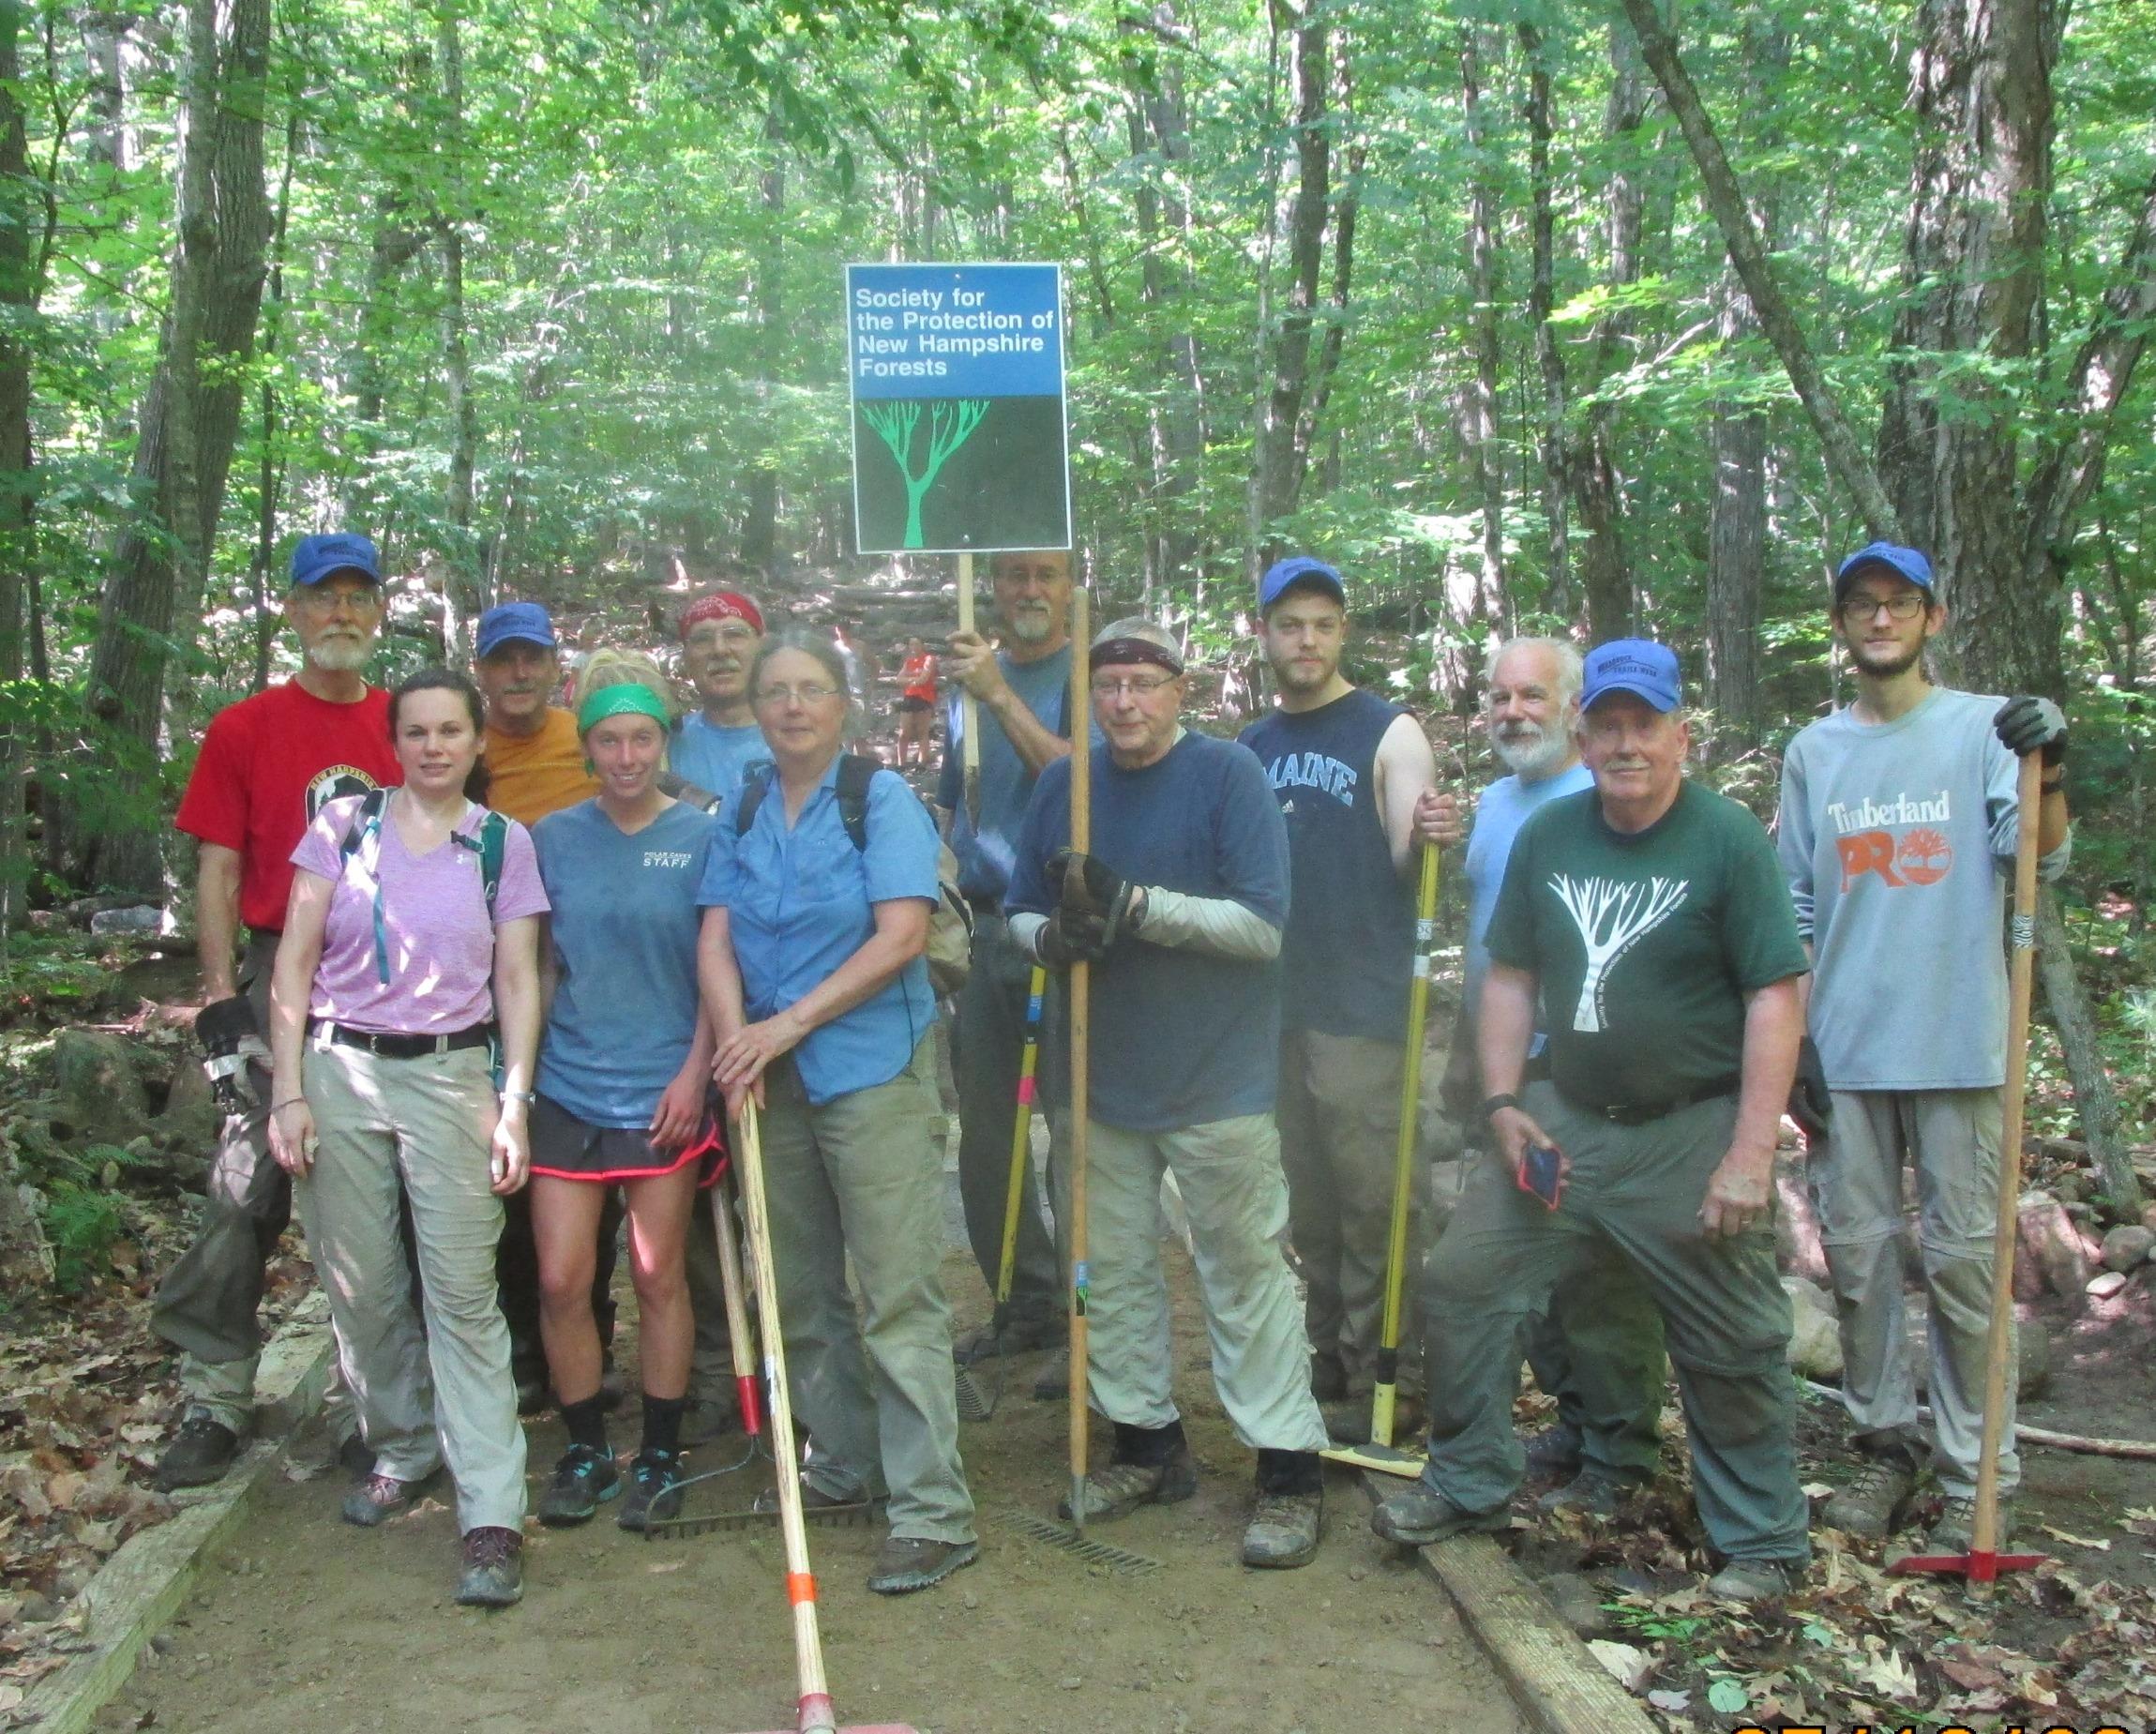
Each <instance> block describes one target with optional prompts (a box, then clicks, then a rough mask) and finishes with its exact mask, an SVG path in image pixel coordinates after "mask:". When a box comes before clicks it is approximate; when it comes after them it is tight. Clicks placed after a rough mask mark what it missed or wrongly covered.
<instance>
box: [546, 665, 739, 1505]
mask: <svg viewBox="0 0 2156 1734" xmlns="http://www.w3.org/2000/svg"><path fill="white" fill-rule="evenodd" d="M652 672H653V676H654V678H653V679H652V680H651V681H648V682H647V681H645V680H641V679H635V678H625V677H624V676H623V675H621V674H615V675H614V676H613V678H612V679H611V682H610V684H605V685H597V686H593V687H592V689H591V690H589V691H587V692H586V693H585V694H584V695H583V698H582V700H581V702H580V704H579V705H578V707H577V727H578V731H579V732H580V736H581V738H582V741H583V746H584V752H585V754H586V756H587V757H588V758H589V760H590V761H591V766H592V772H593V775H594V776H595V777H596V778H597V779H598V784H599V792H598V793H597V794H596V796H594V797H593V798H592V799H591V800H589V801H585V802H582V803H580V804H579V805H578V806H576V807H566V808H564V809H563V810H562V811H560V812H557V813H550V814H549V815H548V816H547V817H546V818H545V819H542V820H541V821H540V822H539V823H538V825H537V826H536V827H535V831H534V837H535V841H536V842H537V844H538V850H539V872H540V876H541V878H542V879H543V880H544V881H545V882H546V884H547V887H548V900H549V902H550V904H551V905H552V908H553V914H552V917H551V919H550V924H549V930H548V938H547V942H546V943H545V944H544V945H543V946H542V947H541V950H540V968H541V977H542V981H543V983H544V985H545V988H546V990H547V1005H548V1012H547V1025H546V1037H545V1042H544V1045H543V1047H542V1048H541V1050H540V1059H539V1067H538V1077H537V1083H536V1089H537V1100H536V1101H535V1102H534V1103H533V1105H532V1226H533V1232H534V1236H535V1239H536V1241H537V1243H538V1249H539V1307H540V1311H539V1329H540V1335H541V1337H542V1339H543V1340H544V1342H545V1344H546V1349H547V1364H548V1368H549V1370H550V1373H551V1374H552V1377H553V1384H554V1394H555V1398H556V1400H557V1401H558V1402H559V1403H560V1404H561V1408H562V1418H563V1421H564V1423H565V1425H566V1426H567V1428H568V1433H569V1448H568V1450H567V1451H566V1452H565V1454H564V1455H563V1456H562V1459H561V1461H560V1462H559V1463H558V1464H557V1465H556V1466H555V1469H554V1474H553V1479H552V1481H551V1483H550V1485H549V1486H548V1488H547V1490H546V1492H545V1493H544V1494H543V1495H542V1496H541V1498H540V1500H539V1514H538V1515H539V1519H540V1521H541V1522H543V1523H549V1524H555V1525H561V1524H572V1523H581V1522H584V1521H585V1520H587V1519H588V1518H590V1517H591V1516H592V1515H594V1514H595V1513H596V1511H597V1510H598V1508H599V1505H600V1503H601V1502H602V1501H604V1500H611V1499H612V1498H614V1497H615V1496H616V1495H617V1494H620V1493H621V1492H622V1491H623V1477H622V1474H621V1471H620V1470H618V1469H617V1468H616V1467H615V1463H614V1456H613V1452H612V1449H611V1446H610V1444H609V1442H608V1440H607V1429H606V1418H605V1414H604V1411H603V1410H602V1408H601V1400H602V1399H601V1397H600V1392H599V1380H600V1370H601V1353H600V1347H599V1333H598V1326H597V1323H596V1320H595V1319H594V1318H593V1316H592V1302H591V1289H592V1273H593V1269H594V1266H595V1263H596V1259H597V1253H598V1236H599V1217H600V1211H601V1209H602V1207H603V1205H604V1204H605V1201H606V1197H607V1193H608V1191H609V1189H610V1188H611V1187H612V1186H616V1185H618V1186H620V1187H621V1188H622V1189H623V1191H624V1194H625V1195H626V1201H627V1206H628V1223H629V1237H628V1239H629V1261H630V1268H631V1272H632V1274H633V1276H634V1278H635V1282H636V1290H637V1309H638V1319H639V1360H640V1363H641V1371H642V1376H643V1437H642V1440H641V1447H640V1449H639V1450H638V1452H637V1455H636V1456H635V1458H634V1459H633V1460H632V1462H631V1463H630V1465H629V1471H628V1477H627V1484H628V1485H627V1497H626V1499H625V1500H623V1501H622V1509H621V1513H620V1516H619V1519H618V1521H619V1522H620V1524H621V1527H622V1528H623V1529H625V1530H641V1529H642V1528H643V1526H644V1524H645V1523H646V1522H647V1521H648V1520H650V1519H652V1518H654V1517H667V1516H671V1515H673V1514H674V1513H675V1512H677V1511H678V1510H679V1509H680V1507H681V1494H680V1490H679V1483H680V1480H681V1469H680V1463H681V1423H682V1413H683V1410H685V1409H686V1406H687V1391H688V1378H689V1361H690V1353H691V1347H692V1343H693V1340H694V1334H695V1323H694V1319H693V1317H692V1314H691V1310H690V1305H689V1294H688V1285H687V1280H686V1271H685V1264H684V1255H685V1249H686V1243H687V1235H688V1229H689V1218H690V1212H691V1211H692V1209H693V1208H694V1205H695V1201H696V1193H697V1188H698V1186H699V1185H700V1184H705V1185H708V1184H711V1182H712V1181H714V1180H716V1177H717V1166H716V1165H717V1157H718V1152H719V1148H720V1146H719V1144H718V1141H717V1136H716V1125H715V1124H714V1123H712V1122H711V1121H710V1120H709V1119H708V1118H707V1116H706V1115H705V1113H704V1095H705V1080H706V1079H707V1078H709V1076H710V1068H711V1040H710V1035H709V1032H708V1029H707V1027H706V1026H705V1024H704V1022H703V1019H702V1018H701V1015H700V1010H699V1006H698V1001H697V983H696V942H697V926H698V921H699V911H698V909H697V905H696V888H697V884H698V882H699V881H700V880H701V876H702V873H703V867H704V861H705V858H706V856H707V855H708V854H709V852H710V847H711V839H712V834H713V829H714V822H713V821H712V820H711V818H710V817H709V816H708V815H706V814H704V813H701V812H700V811H698V810H697V809H696V808H695V807H690V806H687V805H686V804H685V803H682V802H679V801H676V800H674V799H673V798H672V797H671V796H670V795H667V794H664V793H662V792H660V791H659V788H658V785H657V780H656V779H657V777H658V774H659V772H660V771H661V770H662V769H663V768H664V767H665V764H666V742H667V728H668V724H669V723H670V722H671V714H670V706H669V704H668V701H667V699H666V697H665V693H664V688H663V686H662V685H660V684H659V682H658V680H657V678H656V669H655V670H654V671H652ZM601 678H602V679H604V678H606V677H605V676H601Z"/></svg>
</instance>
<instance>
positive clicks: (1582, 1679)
mask: <svg viewBox="0 0 2156 1734" xmlns="http://www.w3.org/2000/svg"><path fill="white" fill-rule="evenodd" d="M1416 1563H1417V1564H1418V1565H1419V1566H1420V1568H1421V1569H1422V1571H1423V1572H1424V1574H1425V1576H1428V1577H1430V1578H1431V1579H1433V1580H1434V1581H1435V1582H1436V1583H1437V1584H1438V1585H1439V1586H1440V1588H1441V1589H1442V1590H1443V1591H1445V1593H1446V1594H1447V1595H1449V1596H1451V1597H1452V1600H1453V1606H1455V1607H1456V1608H1458V1609H1459V1614H1460V1618H1461V1619H1462V1620H1463V1621H1466V1622H1467V1627H1468V1630H1469V1631H1470V1632H1471V1633H1472V1634H1473V1635H1474V1638H1475V1641H1476V1642H1477V1643H1478V1644H1480V1645H1481V1646H1482V1649H1483V1653H1484V1654H1485V1655H1486V1656H1488V1657H1489V1659H1490V1662H1491V1664H1492V1665H1493V1666H1495V1667H1496V1668H1497V1670H1498V1672H1499V1674H1500V1675H1501V1676H1502V1677H1503V1679H1504V1682H1505V1684H1506V1686H1507V1687H1509V1688H1510V1689H1511V1692H1512V1695H1513V1697H1514V1699H1515V1701H1516V1702H1517V1703H1518V1705H1519V1710H1520V1714H1521V1715H1522V1716H1524V1717H1526V1718H1527V1720H1528V1722H1529V1723H1530V1725H1531V1726H1533V1727H1534V1728H1535V1730H1536V1734H1581V1731H1582V1730H1583V1729H1588V1728H1592V1729H1594V1730H1596V1734H1659V1730H1658V1729H1657V1728H1656V1726H1655V1725H1654V1723H1653V1721H1652V1720H1651V1718H1650V1717H1649V1716H1648V1714H1647V1712H1646V1711H1643V1710H1641V1709H1640V1708H1639V1704H1638V1701H1637V1700H1636V1698H1634V1697H1633V1696H1632V1694H1631V1693H1629V1692H1627V1691H1626V1690H1625V1689H1624V1688H1623V1687H1622V1686H1621V1685H1619V1684H1618V1683H1617V1681H1615V1680H1613V1679H1612V1678H1611V1677H1610V1674H1609V1670H1608V1669H1607V1668H1606V1667H1604V1666H1602V1664H1601V1663H1599V1662H1597V1661H1596V1660H1595V1659H1594V1657H1593V1655H1592V1654H1591V1652H1590V1651H1589V1650H1588V1648H1587V1646H1586V1645H1585V1644H1583V1643H1581V1642H1580V1641H1579V1639H1578V1638H1576V1637H1575V1636H1573V1634H1572V1629H1571V1628H1570V1627H1569V1626H1567V1625H1566V1624H1565V1623H1564V1621H1561V1620H1560V1619H1559V1618H1558V1616H1557V1610H1556V1609H1555V1608H1554V1607H1552V1606H1550V1605H1549V1600H1548V1598H1547V1597H1546V1596H1545V1595H1544V1594H1543V1592H1542V1591H1540V1590H1538V1589H1536V1588H1535V1587H1534V1584H1533V1583H1532V1582H1531V1581H1530V1579H1529V1577H1528V1576H1527V1574H1526V1573H1525V1572H1523V1571H1521V1570H1520V1568H1519V1567H1518V1566H1517V1565H1515V1564H1514V1563H1513V1561H1512V1559H1511V1558H1510V1556H1508V1555H1507V1554H1506V1553H1505V1552H1504V1551H1503V1550H1502V1549H1501V1548H1500V1547H1499V1546H1498V1545H1497V1543H1496V1542H1494V1541H1493V1540H1491V1539H1490V1537H1488V1536H1487V1535H1455V1536H1452V1537H1450V1538H1448V1539H1447V1540H1445V1541H1441V1542H1439V1543H1436V1544H1435V1545H1434V1546H1428V1547H1424V1548H1421V1549H1419V1550H1418V1552H1417V1554H1416Z"/></svg>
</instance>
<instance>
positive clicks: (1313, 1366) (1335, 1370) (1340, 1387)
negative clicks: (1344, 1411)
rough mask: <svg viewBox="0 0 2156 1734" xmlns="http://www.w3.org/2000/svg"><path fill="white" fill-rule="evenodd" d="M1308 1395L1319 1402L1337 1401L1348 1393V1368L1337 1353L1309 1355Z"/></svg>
mask: <svg viewBox="0 0 2156 1734" xmlns="http://www.w3.org/2000/svg"><path fill="white" fill-rule="evenodd" d="M1310 1395H1312V1396H1313V1397H1315V1398H1317V1400H1318V1401H1319V1402H1320V1403H1337V1402H1339V1401H1341V1400H1342V1399H1343V1398H1344V1397H1346V1396H1347V1395H1348V1369H1347V1368H1346V1367H1345V1366H1343V1365H1341V1364H1340V1357H1339V1356H1338V1355H1312V1356H1311V1357H1310Z"/></svg>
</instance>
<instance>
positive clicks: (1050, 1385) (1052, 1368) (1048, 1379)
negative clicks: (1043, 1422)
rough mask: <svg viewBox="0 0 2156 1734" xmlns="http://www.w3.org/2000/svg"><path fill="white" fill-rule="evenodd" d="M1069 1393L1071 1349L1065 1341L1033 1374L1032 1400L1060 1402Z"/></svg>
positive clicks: (1037, 1401)
mask: <svg viewBox="0 0 2156 1734" xmlns="http://www.w3.org/2000/svg"><path fill="white" fill-rule="evenodd" d="M1070 1394H1071V1351H1070V1346H1069V1345H1068V1344H1067V1343H1066V1344H1065V1345H1064V1346H1063V1348H1061V1349H1059V1350H1056V1351H1055V1353H1054V1354H1052V1355H1050V1356H1049V1357H1048V1359H1047V1360H1046V1361H1043V1362H1042V1363H1041V1370H1040V1371H1039V1372H1037V1373H1035V1374H1034V1375H1033V1401H1034V1402H1036V1403H1060V1402H1062V1401H1063V1399H1064V1398H1065V1397H1067V1396H1069V1395H1070Z"/></svg>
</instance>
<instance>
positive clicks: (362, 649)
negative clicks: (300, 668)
mask: <svg viewBox="0 0 2156 1734" xmlns="http://www.w3.org/2000/svg"><path fill="white" fill-rule="evenodd" d="M373 655H374V640H373V638H372V637H371V636H369V637H368V638H364V639H361V640H360V641H358V642H357V643H356V644H354V643H351V642H349V641H344V642H331V641H324V642H323V643H320V644H317V645H315V646H314V647H313V648H312V649H311V650H309V652H308V653H307V659H308V661H309V662H311V663H313V664H314V666H315V667H316V668H318V669H320V670H321V671H323V672H324V674H356V673H358V672H359V671H360V670H362V669H364V668H365V667H366V666H367V664H368V661H369V658H371V657H372V656H373Z"/></svg>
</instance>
